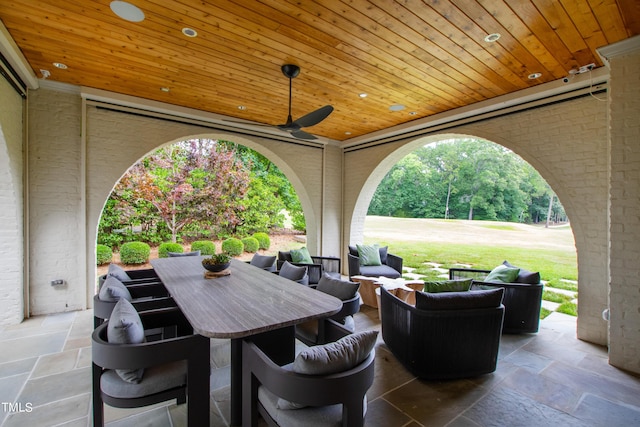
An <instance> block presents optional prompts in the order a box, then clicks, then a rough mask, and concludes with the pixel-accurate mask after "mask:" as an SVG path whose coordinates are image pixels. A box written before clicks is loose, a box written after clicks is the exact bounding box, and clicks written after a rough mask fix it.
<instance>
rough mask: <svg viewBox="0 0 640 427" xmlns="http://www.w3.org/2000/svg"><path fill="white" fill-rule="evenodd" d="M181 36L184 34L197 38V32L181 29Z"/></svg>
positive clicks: (190, 29) (191, 29)
mask: <svg viewBox="0 0 640 427" xmlns="http://www.w3.org/2000/svg"><path fill="white" fill-rule="evenodd" d="M182 34H184V35H185V36H187V37H197V36H198V32H197V31H196V30H194V29H193V28H187V27H185V28H183V29H182Z"/></svg>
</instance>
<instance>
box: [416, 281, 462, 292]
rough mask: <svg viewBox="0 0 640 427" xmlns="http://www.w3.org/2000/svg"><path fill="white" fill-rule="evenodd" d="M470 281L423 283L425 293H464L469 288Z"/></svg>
mask: <svg viewBox="0 0 640 427" xmlns="http://www.w3.org/2000/svg"><path fill="white" fill-rule="evenodd" d="M472 281H473V280H472V279H455V280H439V281H434V282H424V291H425V292H465V291H468V290H469V289H470V288H471V282H472Z"/></svg>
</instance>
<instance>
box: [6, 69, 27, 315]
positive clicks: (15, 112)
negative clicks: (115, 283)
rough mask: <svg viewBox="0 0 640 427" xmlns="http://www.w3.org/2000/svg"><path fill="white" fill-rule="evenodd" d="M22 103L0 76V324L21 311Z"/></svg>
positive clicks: (22, 297) (22, 311)
mask: <svg viewBox="0 0 640 427" xmlns="http://www.w3.org/2000/svg"><path fill="white" fill-rule="evenodd" d="M22 102H23V101H22V98H21V97H20V95H18V94H17V93H16V92H15V91H14V90H13V89H12V88H11V86H10V85H9V83H7V82H6V80H4V78H2V77H0V206H1V207H2V209H0V271H2V274H1V275H0V325H8V324H15V323H19V322H20V321H22V318H23V313H24V309H23V305H24V294H23V288H22V283H23V276H24V274H23V271H24V258H23V251H24V247H23V243H22V242H23V239H22V235H23V220H22V218H23V208H22V206H23V195H22V191H23V184H22V181H23V179H22V174H23V168H22V141H23V135H22Z"/></svg>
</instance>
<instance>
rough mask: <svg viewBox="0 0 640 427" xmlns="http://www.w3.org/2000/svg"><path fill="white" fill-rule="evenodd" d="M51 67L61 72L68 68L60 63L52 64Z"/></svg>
mask: <svg viewBox="0 0 640 427" xmlns="http://www.w3.org/2000/svg"><path fill="white" fill-rule="evenodd" d="M53 66H54V67H56V68H60V69H61V70H66V69H67V68H69V67H67V65H66V64H63V63H62V62H54V63H53Z"/></svg>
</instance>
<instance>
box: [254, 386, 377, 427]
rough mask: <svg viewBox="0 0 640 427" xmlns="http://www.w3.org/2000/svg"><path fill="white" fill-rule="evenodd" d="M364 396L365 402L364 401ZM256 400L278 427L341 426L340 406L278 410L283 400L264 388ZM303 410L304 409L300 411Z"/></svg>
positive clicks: (260, 390) (294, 406) (296, 406)
mask: <svg viewBox="0 0 640 427" xmlns="http://www.w3.org/2000/svg"><path fill="white" fill-rule="evenodd" d="M366 399H367V398H366V396H365V401H366ZM258 400H259V401H260V403H262V406H264V409H265V410H266V411H267V412H268V413H269V415H271V417H272V418H273V419H274V420H275V421H276V422H277V423H278V425H279V426H280V427H300V426H305V427H321V426H322V427H327V426H331V427H333V426H335V427H341V426H342V405H341V404H335V405H327V406H317V407H305V406H302V405H297V404H295V403H293V404H291V403H290V405H291V406H290V407H286V406H284V407H282V408H279V407H278V405H280V406H283V404H284V402H286V401H284V402H283V399H279V398H278V396H276V395H275V394H273V393H271V392H270V391H269V390H268V389H267V388H266V387H264V386H263V387H260V388H258ZM300 408H304V409H300ZM284 409H299V410H297V411H288V410H284Z"/></svg>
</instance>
